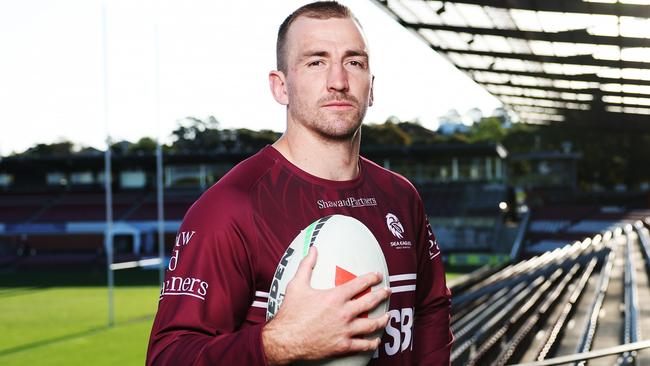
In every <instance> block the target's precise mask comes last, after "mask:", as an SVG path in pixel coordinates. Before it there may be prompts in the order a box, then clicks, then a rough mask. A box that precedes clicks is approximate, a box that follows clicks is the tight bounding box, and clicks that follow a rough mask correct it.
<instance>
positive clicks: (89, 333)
mask: <svg viewBox="0 0 650 366" xmlns="http://www.w3.org/2000/svg"><path fill="white" fill-rule="evenodd" d="M152 319H153V315H146V316H140V317H137V318H131V319H127V320H125V321H122V322H119V323H116V324H115V325H114V326H113V327H109V326H107V325H106V326H102V327H95V328H90V329H86V330H84V331H81V332H77V333H72V334H66V335H62V336H59V337H54V338H49V339H43V340H40V341H36V342H31V343H27V344H23V345H20V346H16V347H12V348H7V349H2V350H0V357H4V356H7V355H11V354H14V353H18V352H23V351H30V350H33V349H35V348H40V347H45V346H49V345H52V344H57V343H61V342H66V341H70V340H74V339H78V338H83V337H88V336H92V335H95V334H99V333H103V332H106V331H108V330H111V329H113V328H115V327H119V326H121V325H128V324H134V323H139V322H144V321H150V320H152Z"/></svg>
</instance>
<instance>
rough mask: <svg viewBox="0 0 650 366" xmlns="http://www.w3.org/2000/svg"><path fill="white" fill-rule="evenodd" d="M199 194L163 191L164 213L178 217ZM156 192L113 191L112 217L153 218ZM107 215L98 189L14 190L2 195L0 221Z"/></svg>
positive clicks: (87, 218) (95, 218) (66, 219)
mask: <svg viewBox="0 0 650 366" xmlns="http://www.w3.org/2000/svg"><path fill="white" fill-rule="evenodd" d="M197 198H198V193H197V192H196V191H191V192H182V191H180V192H179V191H172V192H167V193H166V195H165V200H164V201H165V216H166V217H168V218H171V219H174V220H180V219H182V218H183V215H185V212H186V211H187V209H188V208H189V206H190V205H191V204H192V203H193V202H194V201H195V200H196V199H197ZM156 215H157V202H156V194H155V192H144V191H138V192H121V193H116V194H114V195H113V216H114V218H115V220H155V219H156V217H157V216H156ZM105 218H106V209H105V195H104V193H103V192H98V193H79V192H62V193H59V194H52V193H43V194H38V193H28V194H24V193H13V194H6V193H4V194H3V195H2V199H1V200H0V223H5V224H16V223H22V224H24V223H43V222H48V223H49V222H55V223H57V222H70V221H101V220H105Z"/></svg>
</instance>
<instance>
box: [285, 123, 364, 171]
mask: <svg viewBox="0 0 650 366" xmlns="http://www.w3.org/2000/svg"><path fill="white" fill-rule="evenodd" d="M360 142H361V132H360V131H358V132H357V133H356V134H355V135H354V136H353V137H352V138H351V139H349V140H341V141H335V140H327V139H325V138H324V137H322V136H320V135H317V134H316V133H314V132H312V131H308V130H306V129H304V128H302V126H301V127H298V128H297V129H291V128H289V129H287V131H286V132H285V133H284V134H283V135H282V137H280V138H279V139H278V141H276V142H275V143H274V144H273V147H275V149H276V150H278V151H279V152H280V153H281V154H282V155H283V156H284V157H285V158H286V159H287V160H289V161H290V162H291V163H292V164H294V165H295V166H297V167H298V168H300V169H302V170H303V171H305V172H307V173H309V174H311V175H314V176H317V177H319V178H323V179H328V180H335V181H345V180H352V179H354V178H356V177H357V176H358V175H359V146H360Z"/></svg>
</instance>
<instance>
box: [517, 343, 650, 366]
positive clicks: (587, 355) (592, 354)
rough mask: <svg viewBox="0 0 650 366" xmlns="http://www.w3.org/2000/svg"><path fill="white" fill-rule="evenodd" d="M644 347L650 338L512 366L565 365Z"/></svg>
mask: <svg viewBox="0 0 650 366" xmlns="http://www.w3.org/2000/svg"><path fill="white" fill-rule="evenodd" d="M644 348H650V339H647V340H644V341H639V342H634V343H627V344H622V345H619V346H614V347H608V348H603V349H599V350H597V351H589V352H582V353H575V354H572V355H566V356H560V357H555V358H549V359H548V360H544V361H535V362H527V363H518V364H515V365H511V366H553V365H563V364H566V363H570V362H579V361H585V360H591V359H594V358H600V357H605V356H611V355H617V354H621V353H625V352H631V351H638V350H641V349H644Z"/></svg>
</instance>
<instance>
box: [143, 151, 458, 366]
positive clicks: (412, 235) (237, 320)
mask: <svg viewBox="0 0 650 366" xmlns="http://www.w3.org/2000/svg"><path fill="white" fill-rule="evenodd" d="M359 168H360V173H359V175H358V177H357V178H355V179H353V180H349V181H330V180H325V179H321V178H318V177H316V176H313V175H310V174H308V173H306V172H304V171H302V170H300V169H299V168H298V167H296V166H295V165H293V164H291V163H290V162H289V161H288V160H286V159H285V158H284V157H283V156H282V154H280V153H279V152H278V151H277V150H275V149H274V148H273V147H271V146H267V147H266V148H264V149H262V150H261V151H260V152H258V153H257V154H256V155H254V156H252V157H251V158H249V159H247V160H245V161H243V162H241V163H240V164H238V165H237V166H236V167H235V168H233V169H232V170H231V171H230V172H228V174H226V175H225V176H224V177H223V178H222V179H221V180H219V182H217V183H216V184H215V185H214V186H212V187H211V188H210V189H208V190H207V191H206V192H205V193H204V194H203V195H202V196H201V197H200V198H199V199H198V200H197V201H196V203H194V205H192V207H191V208H190V209H189V211H188V212H187V214H186V216H185V218H184V220H183V223H182V225H181V227H180V229H179V232H178V234H177V236H176V242H175V244H174V246H173V249H172V253H171V259H170V261H169V266H168V268H167V270H166V276H165V281H164V284H163V286H162V288H161V291H160V301H159V305H158V312H157V314H156V318H155V320H154V324H153V328H152V331H151V337H150V340H149V349H148V352H147V365H266V359H265V355H264V350H263V345H262V340H261V330H262V327H263V326H264V324H265V313H266V304H267V300H268V291H269V288H270V285H271V282H272V279H273V275H274V272H275V269H276V267H277V265H278V262H279V260H280V258H281V256H282V254H283V253H284V251H285V250H286V248H287V246H288V245H289V243H291V241H292V240H293V238H294V237H295V236H296V235H297V234H298V233H299V232H300V230H302V229H303V228H305V227H306V226H307V225H309V224H310V223H311V222H313V221H315V220H317V219H318V218H321V217H324V216H328V215H333V214H343V215H348V216H352V217H354V218H356V219H358V220H359V221H361V222H363V223H364V224H365V225H366V226H367V227H368V228H369V229H370V231H371V232H372V233H373V234H374V235H375V237H376V238H377V240H378V242H379V244H380V246H381V248H382V251H383V252H384V256H385V257H386V262H387V264H388V271H389V273H390V286H391V289H392V295H391V298H390V310H389V315H390V320H389V322H388V325H387V326H386V329H385V332H384V334H383V336H382V339H381V344H380V346H379V348H378V349H377V351H376V352H375V354H374V355H373V358H372V359H371V361H370V365H446V364H449V352H450V348H451V344H452V340H453V337H452V335H451V332H450V330H449V308H450V293H449V290H448V289H447V286H446V284H445V276H444V270H443V265H442V259H441V254H440V250H439V248H438V245H437V243H436V239H435V237H434V235H433V233H432V232H431V228H430V226H429V224H428V221H427V217H426V215H425V213H424V209H423V206H422V202H421V200H420V198H419V195H418V193H417V191H416V190H415V188H414V187H413V186H412V185H411V184H410V183H409V182H408V181H407V180H406V179H405V178H403V177H401V176H399V175H397V174H395V173H393V172H390V171H388V170H386V169H384V168H382V167H380V166H378V165H376V164H374V163H373V162H371V161H369V160H367V159H365V158H361V159H360V161H359ZM349 245H351V246H352V245H354V243H349Z"/></svg>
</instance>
